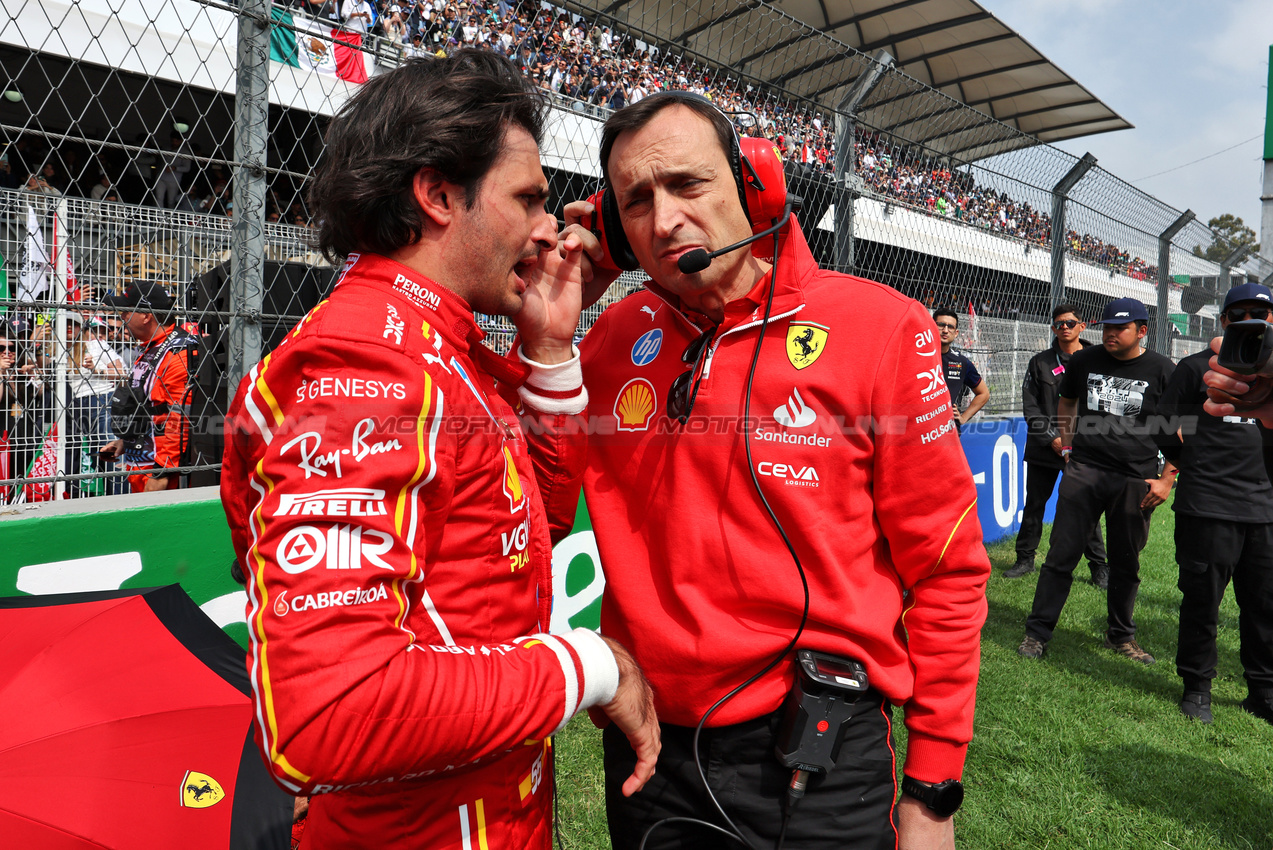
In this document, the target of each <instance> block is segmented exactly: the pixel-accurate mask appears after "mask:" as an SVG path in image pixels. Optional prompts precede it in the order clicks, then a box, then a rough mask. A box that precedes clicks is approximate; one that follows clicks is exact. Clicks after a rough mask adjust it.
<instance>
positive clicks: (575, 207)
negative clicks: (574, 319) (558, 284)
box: [559, 201, 622, 310]
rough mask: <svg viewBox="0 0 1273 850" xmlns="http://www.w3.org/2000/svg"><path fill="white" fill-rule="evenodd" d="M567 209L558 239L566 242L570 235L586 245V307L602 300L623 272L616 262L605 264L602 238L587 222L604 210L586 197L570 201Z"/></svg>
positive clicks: (584, 272) (584, 274)
mask: <svg viewBox="0 0 1273 850" xmlns="http://www.w3.org/2000/svg"><path fill="white" fill-rule="evenodd" d="M564 213H565V216H566V227H565V229H564V230H562V231H561V235H560V237H559V241H560V242H561V243H564V242H565V241H566V239H567V238H577V239H578V240H579V244H580V245H582V246H583V251H584V260H583V306H584V309H585V310H586V309H587V308H589V307H591V306H592V305H593V304H596V303H597V302H598V301H600V300H601V296H602V295H605V294H606V290H607V289H609V288H610V284H612V283H614V282H615V281H616V280H618V279H619V275H620V274H622V272H620V271H619V269H617V268H615V267H614V266H606V265H602V260H603V259H604V258H605V255H606V254H605V250H604V249H603V248H602V247H601V240H600V239H598V238H597V237H596V235H595V234H594V233H593V232H592V230H590V229H589V228H588V227H587V226H586V225H588V224H591V223H592V217H593V216H595V215H600V214H601V213H600V211H599V210H597V208H596V207H594V206H593V205H592V204H590V203H588V202H587V201H571V202H570V203H568V204H566V208H565V210H564Z"/></svg>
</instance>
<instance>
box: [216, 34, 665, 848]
mask: <svg viewBox="0 0 1273 850" xmlns="http://www.w3.org/2000/svg"><path fill="white" fill-rule="evenodd" d="M542 121H543V104H542V101H541V99H540V98H539V96H538V95H537V94H535V92H534V91H533V89H530V88H529V86H528V84H527V83H526V82H525V81H524V79H523V78H522V77H521V76H520V74H518V72H517V70H516V69H515V68H514V67H513V66H512V65H511V64H510V63H509V62H508V61H507V60H505V59H503V58H502V57H498V56H496V55H495V54H492V53H489V52H484V51H483V52H478V51H458V52H456V53H455V54H454V55H453V56H452V57H450V58H448V59H442V60H438V59H431V60H429V61H427V62H426V61H418V62H412V63H408V64H406V65H405V66H403V67H402V68H400V69H398V70H396V71H394V72H393V73H390V74H386V75H383V76H380V77H376V78H374V79H373V80H372V81H370V82H368V83H366V84H365V85H363V86H362V87H360V89H359V91H358V93H357V94H356V95H355V96H354V97H353V98H351V99H350V101H349V102H348V103H347V104H346V106H345V107H343V108H342V110H341V112H340V113H339V114H338V115H337V117H336V118H335V119H334V120H333V122H332V125H331V128H330V129H329V132H328V137H327V145H326V149H325V151H324V154H323V157H324V158H323V163H322V165H321V167H320V170H319V173H318V174H317V176H316V179H315V183H314V187H313V189H312V191H311V201H312V204H313V207H314V208H316V210H317V217H318V219H319V220H320V221H321V222H322V225H321V230H320V236H319V241H320V246H321V247H322V248H323V249H324V250H325V251H326V252H327V253H328V255H329V256H331V255H333V254H334V255H338V256H344V257H346V258H347V259H346V261H345V264H344V269H343V272H342V274H341V276H340V278H339V281H338V282H337V284H336V286H335V289H334V291H333V292H332V294H331V296H330V297H329V298H328V299H327V300H326V301H323V302H322V303H320V304H319V305H318V306H317V307H315V308H314V309H313V310H312V311H310V313H309V314H308V315H307V316H306V317H305V318H304V320H302V321H301V322H300V324H299V325H297V327H296V328H295V330H294V331H293V332H292V333H290V334H289V335H288V337H287V338H286V340H285V341H284V342H283V343H282V344H280V345H279V346H278V348H277V349H275V350H274V351H273V352H272V353H270V354H269V355H268V356H266V357H265V358H264V359H263V360H262V361H261V362H260V363H258V364H257V365H256V366H254V367H253V368H252V370H251V372H250V374H249V375H248V376H247V377H246V378H245V379H244V381H243V383H242V384H241V385H240V387H239V391H238V395H237V397H236V399H235V401H234V404H233V407H232V410H231V413H230V425H231V428H230V432H231V439H230V441H229V443H228V446H227V449H226V455H225V465H224V469H223V476H222V482H223V483H222V500H223V502H224V505H225V509H226V514H227V517H228V519H229V522H230V527H231V532H232V535H233V540H234V546H235V551H236V554H237V556H238V559H239V563H240V565H241V566H242V568H243V571H244V573H245V574H246V575H247V578H248V597H249V603H248V609H247V619H248V626H249V633H250V635H251V655H250V658H249V668H250V673H251V677H252V683H253V687H254V690H255V699H256V717H257V740H258V743H259V746H260V748H261V751H262V753H263V755H264V758H265V761H266V763H267V764H268V765H269V767H270V769H271V771H272V775H273V776H274V778H275V780H276V781H277V782H278V783H279V784H280V785H281V786H282V787H284V788H286V789H288V790H289V791H291V792H292V793H294V794H298V795H300V794H310V795H312V801H311V805H310V809H309V817H308V825H307V827H306V830H305V835H304V839H303V841H304V843H303V845H302V846H306V847H313V848H331V847H341V848H353V847H360V848H363V847H375V848H408V847H409V848H420V847H428V848H457V849H458V848H463V850H470V848H472V850H477V849H478V848H482V849H483V850H488V848H489V850H494V848H517V850H521V848H537V850H547V848H548V847H549V846H550V843H551V829H552V795H553V780H552V759H551V745H550V742H549V736H551V735H552V734H553V733H554V732H555V731H557V730H558V729H560V728H561V727H562V726H564V725H565V723H566V722H567V721H569V720H570V718H571V717H572V716H574V715H575V714H576V713H578V712H579V711H580V710H583V709H586V708H590V707H594V706H595V707H598V708H599V709H601V710H602V711H604V712H605V713H606V714H607V715H609V716H610V717H611V718H612V719H613V720H615V722H616V723H618V725H620V726H621V727H622V728H624V729H626V730H627V731H628V732H629V734H631V735H632V741H633V745H634V746H636V747H637V748H638V749H639V750H640V751H641V752H642V753H643V754H644V756H643V763H642V765H641V766H640V767H638V768H637V769H636V770H635V771H634V774H633V776H632V777H631V783H630V785H629V791H631V790H635V789H636V788H639V787H640V786H641V784H642V783H643V782H644V780H645V779H646V778H647V777H648V775H649V773H650V772H651V770H652V768H653V762H654V758H655V757H656V755H657V752H658V738H657V734H658V727H657V724H656V722H655V721H654V715H653V711H652V709H651V708H650V702H651V701H650V696H649V687H648V685H647V684H646V683H645V680H644V678H643V677H642V676H641V674H640V671H639V670H638V669H637V668H636V667H635V665H634V664H633V663H632V661H631V657H630V656H628V654H627V653H626V652H625V651H624V650H623V649H622V647H620V646H619V645H618V644H616V643H614V642H613V641H612V640H609V639H602V638H600V637H598V636H597V635H596V634H595V633H593V632H590V631H586V630H577V631H575V632H571V633H570V634H565V635H557V636H550V635H548V634H545V632H546V630H547V626H548V621H549V613H550V606H551V588H552V581H551V562H552V553H551V537H552V536H553V535H560V534H563V533H564V532H565V531H566V530H567V526H566V525H564V524H563V525H550V523H549V521H548V519H547V515H546V512H545V505H546V504H547V505H549V506H551V507H553V514H554V515H557V514H560V513H561V512H562V508H561V505H564V504H567V503H568V504H571V505H572V504H573V503H574V500H575V498H576V494H577V491H578V486H579V478H580V475H581V473H582V465H583V460H584V457H583V450H584V444H583V443H582V442H581V438H578V437H570V436H567V435H566V432H565V430H564V429H562V427H561V426H562V425H563V423H564V422H565V421H566V420H567V419H568V418H569V416H570V415H572V414H579V413H581V412H582V411H583V410H584V407H585V404H586V393H585V392H584V390H583V387H582V379H581V372H580V367H579V358H578V352H577V351H575V350H574V349H573V347H572V345H571V337H572V335H573V333H574V330H575V327H576V324H577V321H578V315H579V309H580V256H581V255H580V252H579V247H578V243H577V242H575V243H571V242H569V241H567V244H566V245H565V247H564V249H563V250H562V251H561V253H559V252H558V250H557V228H556V222H555V220H554V219H553V218H552V216H550V215H548V214H547V213H546V212H545V210H544V200H545V198H546V196H547V181H546V179H545V177H544V174H543V170H542V169H541V167H540V163H539V149H538V142H539V139H540V137H541V134H542V126H543V125H542ZM404 186H405V187H407V188H405V189H403V188H402V187H404ZM474 310H480V311H482V312H485V313H501V314H505V315H514V316H515V318H514V321H515V322H516V324H517V326H518V328H519V330H520V331H521V338H522V344H521V345H520V346H519V348H518V349H517V352H516V355H515V356H514V357H511V358H507V359H505V358H501V357H499V356H497V355H495V354H494V353H493V352H492V351H491V350H490V349H488V348H486V347H485V346H484V345H483V344H482V337H483V334H482V332H481V330H479V328H478V326H477V325H476V323H475V322H474V319H473V311H474ZM515 408H516V410H515ZM519 412H521V413H523V414H525V415H527V416H533V417H534V418H535V419H536V420H537V422H536V426H537V430H538V432H539V433H540V434H541V436H540V438H539V439H538V440H537V442H536V444H535V446H534V448H533V449H528V446H527V443H526V439H525V437H524V434H523V430H522V425H521V423H520V422H519V415H518V413H519Z"/></svg>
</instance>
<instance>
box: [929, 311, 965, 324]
mask: <svg viewBox="0 0 1273 850" xmlns="http://www.w3.org/2000/svg"><path fill="white" fill-rule="evenodd" d="M942 316H950V317H951V318H952V319H954V320H955V327H959V315H958V314H957V313H956V312H955V311H954V310H952V309H950V308H949V307H938V308H937V309H936V310H934V311H933V322H936V321H937V319H938V318H940V317H942Z"/></svg>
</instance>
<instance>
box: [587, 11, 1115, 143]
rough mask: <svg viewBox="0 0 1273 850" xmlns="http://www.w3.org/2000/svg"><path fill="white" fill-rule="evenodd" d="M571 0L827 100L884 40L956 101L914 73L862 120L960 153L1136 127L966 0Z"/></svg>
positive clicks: (905, 66)
mask: <svg viewBox="0 0 1273 850" xmlns="http://www.w3.org/2000/svg"><path fill="white" fill-rule="evenodd" d="M575 3H577V4H578V5H579V6H584V7H587V8H591V9H595V10H597V11H599V12H603V13H606V14H609V15H613V16H615V17H616V18H618V19H620V20H622V21H623V22H625V23H628V24H630V25H631V26H633V27H634V28H636V29H639V30H643V31H645V32H646V33H648V34H649V35H650V36H653V37H655V38H657V39H658V40H659V41H662V42H671V43H674V44H678V45H682V46H684V48H685V49H686V50H688V51H692V52H694V53H697V54H699V55H700V56H703V57H706V58H707V59H708V60H710V61H712V62H717V63H720V64H721V65H724V66H728V67H732V68H734V69H735V70H736V71H737V72H738V73H739V74H740V75H742V76H743V77H746V78H749V79H758V80H760V81H762V82H765V83H769V84H772V85H775V86H780V87H782V88H784V89H786V90H787V91H789V92H791V93H792V94H795V95H797V96H801V97H806V98H809V99H811V100H814V101H817V102H818V103H820V104H822V105H824V106H826V107H828V108H831V109H834V108H835V107H836V106H837V105H838V104H839V103H840V101H841V100H842V98H843V97H844V95H845V93H847V92H848V91H849V89H850V87H851V86H852V84H853V82H854V81H855V80H856V79H857V78H858V76H859V75H860V74H861V73H862V72H863V71H864V70H865V69H866V68H867V67H868V66H869V62H868V61H867V59H866V57H867V56H870V55H873V54H874V53H875V52H876V51H877V50H879V49H880V48H884V49H885V50H887V51H888V52H889V53H890V54H891V55H892V56H893V58H894V59H895V60H896V65H897V66H898V67H899V68H900V69H901V70H902V71H903V72H905V74H906V75H907V76H909V77H911V78H913V79H914V80H918V81H919V82H921V83H924V84H925V85H927V86H932V87H933V88H934V89H937V90H939V91H940V92H942V93H944V94H945V95H947V96H949V97H950V98H951V99H953V101H957V103H956V102H952V101H947V100H946V99H945V98H941V97H939V96H935V95H934V94H933V93H932V92H931V91H928V90H926V89H924V88H923V87H920V86H915V85H914V83H913V82H911V83H910V84H909V85H896V84H894V85H890V86H880V87H879V88H877V89H876V91H875V92H874V93H873V94H872V95H871V96H870V97H869V98H868V99H867V101H866V106H865V108H864V109H862V110H860V111H859V113H858V114H859V119H860V120H861V122H862V123H863V124H865V125H867V126H870V127H874V128H876V129H879V130H885V131H890V132H896V133H898V134H899V135H902V136H904V137H907V138H909V139H912V140H914V141H922V142H923V143H924V144H925V145H926V146H928V147H930V148H932V149H936V150H938V151H940V152H942V153H949V154H952V155H956V156H958V157H959V158H960V159H965V160H970V159H977V158H980V157H982V156H987V155H991V154H995V153H1003V152H1004V151H1006V150H1010V149H1013V148H1019V147H1025V146H1028V145H1030V144H1033V141H1032V140H1031V139H1023V138H1021V137H1020V136H1018V135H1017V134H1016V133H1014V132H1012V130H1013V129H1015V130H1019V131H1020V132H1021V133H1025V134H1027V135H1028V136H1030V137H1032V139H1037V140H1039V141H1043V142H1057V141H1061V140H1064V139H1071V138H1076V137H1080V136H1087V135H1092V134H1095V133H1105V132H1109V131H1111V130H1123V129H1128V128H1130V127H1131V126H1132V125H1131V124H1130V123H1129V122H1128V121H1126V120H1124V119H1123V118H1122V117H1121V116H1119V115H1118V114H1117V113H1116V112H1114V110H1112V109H1111V108H1110V107H1108V106H1106V105H1105V104H1104V103H1102V102H1101V101H1100V100H1099V99H1098V98H1097V97H1096V96H1094V95H1093V94H1092V93H1091V92H1089V91H1088V90H1087V89H1086V88H1084V87H1083V86H1082V85H1080V84H1079V83H1078V82H1076V81H1075V80H1074V79H1073V78H1071V77H1070V76H1069V75H1068V74H1066V73H1065V72H1064V71H1062V70H1061V69H1060V68H1058V67H1056V65H1054V64H1053V63H1052V62H1050V61H1049V60H1048V59H1047V57H1045V56H1043V55H1042V54H1041V53H1039V51H1038V50H1036V49H1035V48H1033V47H1031V46H1030V44H1029V43H1028V42H1027V41H1026V40H1025V39H1024V38H1022V37H1021V36H1020V35H1018V34H1017V33H1016V32H1015V31H1013V30H1012V29H1011V28H1010V27H1008V26H1007V25H1006V24H1004V23H1003V22H1002V21H1000V20H999V19H998V18H996V17H995V16H994V15H993V14H992V13H990V12H988V11H986V10H985V9H984V8H983V7H982V6H981V5H980V4H978V3H976V2H974V0H728V2H721V0H712V1H711V2H702V3H685V2H684V0H575ZM572 5H574V4H572ZM846 46H847V47H850V48H853V50H846V49H845V47H846ZM960 104H965V105H967V106H970V107H972V109H974V110H977V111H978V112H979V113H981V115H980V116H978V115H976V114H975V113H973V112H971V111H970V110H967V109H962V108H960ZM992 119H993V120H992ZM1005 125H1006V126H1005ZM1013 137H1015V138H1013Z"/></svg>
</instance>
